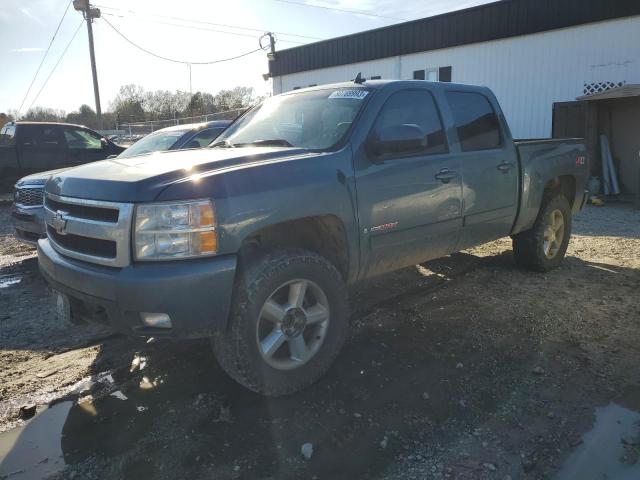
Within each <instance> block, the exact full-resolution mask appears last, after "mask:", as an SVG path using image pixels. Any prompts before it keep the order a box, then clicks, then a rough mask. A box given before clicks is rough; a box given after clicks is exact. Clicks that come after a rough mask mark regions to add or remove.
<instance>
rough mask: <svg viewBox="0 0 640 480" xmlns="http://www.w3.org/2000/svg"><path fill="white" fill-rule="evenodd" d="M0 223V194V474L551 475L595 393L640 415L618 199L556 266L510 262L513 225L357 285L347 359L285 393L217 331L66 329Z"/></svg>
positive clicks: (636, 340) (638, 325)
mask: <svg viewBox="0 0 640 480" xmlns="http://www.w3.org/2000/svg"><path fill="white" fill-rule="evenodd" d="M7 219H8V208H7V207H0V321H1V328H0V431H3V430H4V431H5V432H6V433H4V434H0V459H2V458H3V457H4V460H0V462H1V463H0V479H3V480H4V479H9V478H11V480H14V479H15V478H46V477H49V478H53V479H62V478H64V479H67V478H83V479H84V478H105V479H106V478H109V479H110V478H141V477H142V478H150V477H154V478H167V479H170V478H217V479H226V478H265V479H266V478H287V479H288V478H291V479H294V478H295V479H297V478H317V479H324V478H331V479H335V478H345V479H346V478H349V479H351V478H404V479H413V478H415V479H424V478H429V479H430V478H434V479H440V478H452V479H454V478H456V479H501V480H504V479H508V478H511V479H538V478H540V479H543V478H553V477H554V476H555V475H557V473H558V472H559V471H560V469H561V467H562V465H563V464H564V463H565V461H566V460H567V458H569V457H570V455H571V454H572V453H573V452H575V451H577V450H578V449H579V448H581V446H580V444H581V442H582V441H583V438H585V437H583V435H584V434H585V432H588V431H589V429H590V428H591V427H592V425H593V423H594V420H595V412H596V408H597V407H602V406H606V405H608V404H610V403H611V402H617V403H618V404H621V405H626V406H627V408H629V409H632V410H640V388H639V387H638V386H639V385H640V370H639V369H638V361H639V359H640V318H639V314H638V312H639V311H640V296H639V295H638V288H639V287H640V270H639V269H640V212H639V211H637V210H633V209H632V208H631V207H630V206H627V205H624V204H611V205H607V206H605V207H600V208H596V207H588V208H587V209H586V210H585V211H584V212H582V213H581V214H580V215H579V216H578V217H576V218H575V219H574V236H573V239H572V241H571V244H570V246H569V250H568V253H567V259H566V261H565V262H564V263H563V265H562V266H561V267H560V268H559V269H557V270H555V271H554V272H551V273H548V274H533V273H529V272H523V271H520V270H518V269H516V267H515V265H514V262H513V260H512V256H511V245H510V241H509V240H508V239H503V240H499V241H496V242H492V243H490V244H487V245H484V246H482V247H479V248H475V249H471V250H468V251H465V252H462V253H460V254H456V255H453V256H450V257H446V258H444V259H441V260H438V261H434V262H428V263H426V264H424V265H418V266H416V267H414V268H409V269H405V270H402V271H399V272H396V273H393V274H390V275H386V276H383V277H380V278H377V279H375V280H373V281H369V282H367V283H366V284H363V285H359V286H357V287H356V288H354V289H352V291H351V292H350V293H351V299H352V300H351V302H352V308H353V314H352V318H351V321H352V334H351V338H350V340H349V342H348V343H347V345H346V347H345V349H344V351H343V353H342V354H341V355H340V356H339V358H338V360H337V361H336V364H335V365H334V366H333V367H332V368H331V370H330V371H329V373H328V374H327V375H326V376H325V377H324V378H323V379H322V380H321V381H319V382H318V383H317V384H316V385H314V386H312V387H311V388H309V389H308V390H306V391H304V392H300V393H298V394H295V395H292V396H289V397H286V398H280V399H265V398H263V397H260V396H257V395H254V394H252V393H249V392H247V391H245V390H243V389H242V388H241V387H239V386H237V385H236V384H235V383H234V382H233V381H231V380H230V379H228V377H226V375H224V373H223V372H222V371H221V370H220V368H219V367H218V366H217V365H216V363H215V360H214V359H213V356H212V354H211V352H210V349H209V346H208V344H207V342H186V343H164V342H152V343H145V342H143V341H141V340H136V339H126V338H122V337H118V336H110V334H109V332H106V331H102V330H99V329H95V328H89V327H69V326H66V325H62V324H59V323H57V322H56V320H55V315H53V309H52V304H51V299H50V298H49V296H48V293H47V290H46V287H45V285H44V282H43V281H42V279H41V278H40V276H39V275H38V272H37V264H36V262H35V259H34V258H33V252H32V251H31V250H29V249H28V248H25V247H22V246H19V245H18V244H17V243H16V242H15V241H14V240H13V239H12V238H11V237H10V235H9V233H10V232H9V229H8V227H7V226H6V225H7V224H6V220H7ZM18 280H19V281H18ZM2 282H4V283H2ZM11 282H15V283H11ZM114 392H115V394H114ZM27 403H35V404H36V405H37V409H38V412H39V415H38V416H37V417H36V418H35V419H33V420H31V421H27V422H25V421H24V420H21V419H20V418H19V409H20V406H23V405H25V404H27ZM48 405H52V406H53V407H52V408H47V406H48ZM44 426H47V428H46V429H44ZM16 427H17V428H16ZM43 432H44V433H43ZM638 433H640V432H638ZM635 441H636V440H633V441H629V442H630V444H627V443H624V444H622V443H620V442H619V441H617V442H615V443H616V445H618V446H619V448H623V447H625V448H626V446H629V445H638V444H640V441H638V443H634V442H635ZM306 443H310V444H311V445H312V446H313V455H312V456H311V458H310V459H306V458H305V457H304V456H303V455H302V454H301V447H302V445H303V444H306ZM34 445H36V447H34ZM45 447H46V448H45ZM49 447H50V448H49ZM306 448H308V447H306ZM634 448H635V450H633V449H634ZM637 450H638V449H637V448H636V447H629V450H628V452H629V453H628V455H627V454H625V455H624V459H625V461H626V462H627V466H628V467H629V468H635V467H637V466H638V464H637V463H634V461H636V460H637ZM634 451H635V452H636V453H635V457H634V454H633V452H634ZM634 471H635V470H634ZM594 472H595V470H594ZM609 474H610V476H609V477H608V478H615V476H611V475H612V473H611V472H609ZM593 478H602V477H600V476H598V477H593ZM629 478H640V474H638V476H635V477H629ZM581 480H582V479H581Z"/></svg>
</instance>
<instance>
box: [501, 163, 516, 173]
mask: <svg viewBox="0 0 640 480" xmlns="http://www.w3.org/2000/svg"><path fill="white" fill-rule="evenodd" d="M512 168H513V163H509V162H504V163H501V164H500V165H498V170H500V171H501V172H502V173H509V170H511V169H512Z"/></svg>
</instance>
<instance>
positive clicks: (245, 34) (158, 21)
mask: <svg viewBox="0 0 640 480" xmlns="http://www.w3.org/2000/svg"><path fill="white" fill-rule="evenodd" d="M102 15H103V16H104V15H106V16H109V17H117V18H125V19H126V18H127V17H125V16H124V15H116V14H115V13H107V12H103V13H102ZM142 20H143V21H147V22H152V23H159V24H162V25H172V26H174V27H182V28H187V29H195V30H203V31H205V32H212V33H222V34H228V35H236V36H238V37H249V38H253V39H255V38H256V36H255V34H251V33H240V32H229V31H225V30H215V29H212V28H207V27H197V26H194V25H184V24H180V23H172V22H164V21H162V20H152V19H150V18H143V19H142ZM282 42H283V43H293V44H296V45H304V42H295V41H293V40H282Z"/></svg>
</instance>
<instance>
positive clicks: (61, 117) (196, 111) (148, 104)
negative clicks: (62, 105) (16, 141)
mask: <svg viewBox="0 0 640 480" xmlns="http://www.w3.org/2000/svg"><path fill="white" fill-rule="evenodd" d="M259 100H260V98H259V97H256V96H255V95H254V92H253V88H250V87H235V88H232V89H228V90H220V91H219V92H218V93H216V94H211V93H208V92H200V91H198V92H195V93H194V94H190V93H189V92H185V91H182V90H176V91H175V92H171V91H169V90H156V91H145V90H144V88H143V87H141V86H140V85H134V84H129V85H123V86H121V87H120V89H119V91H118V94H117V95H116V97H115V98H114V100H113V101H112V102H111V103H110V104H109V109H108V111H106V112H103V113H102V122H99V121H98V116H97V115H96V112H95V110H93V108H91V107H90V106H89V105H86V104H83V105H81V106H80V108H78V110H77V111H73V112H70V113H66V112H65V111H63V110H56V109H53V108H47V107H35V108H32V109H30V110H29V111H27V112H26V113H25V114H24V115H22V116H21V117H20V119H19V120H25V121H37V122H67V123H76V124H80V125H85V126H87V127H89V128H93V129H113V128H115V127H116V124H122V123H130V122H131V123H133V122H144V121H149V120H164V119H170V118H184V117H194V116H199V115H208V114H212V113H219V112H226V111H229V110H237V109H243V108H247V107H249V106H251V105H253V104H255V103H256V102H258V101H259ZM15 115H16V114H15V112H8V113H0V128H1V127H2V125H4V123H6V122H9V121H12V120H14V119H15Z"/></svg>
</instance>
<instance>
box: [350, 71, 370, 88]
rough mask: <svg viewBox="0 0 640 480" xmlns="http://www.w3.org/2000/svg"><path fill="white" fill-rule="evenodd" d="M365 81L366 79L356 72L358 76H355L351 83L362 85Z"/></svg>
mask: <svg viewBox="0 0 640 480" xmlns="http://www.w3.org/2000/svg"><path fill="white" fill-rule="evenodd" d="M366 80H367V79H366V78H362V73H361V72H358V75H356V78H355V79H354V80H353V83H357V84H358V85H362V84H363V83H364V82H365V81H366Z"/></svg>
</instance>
